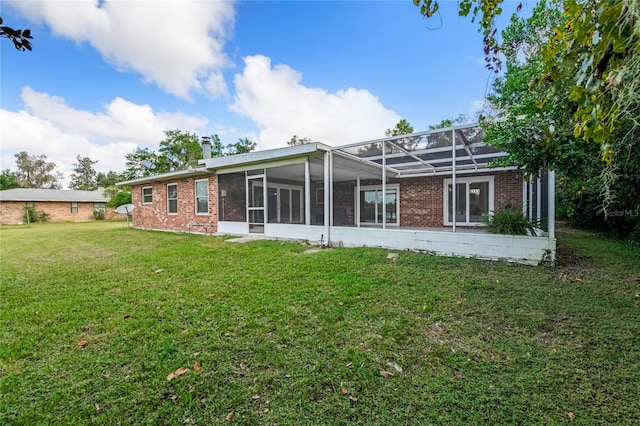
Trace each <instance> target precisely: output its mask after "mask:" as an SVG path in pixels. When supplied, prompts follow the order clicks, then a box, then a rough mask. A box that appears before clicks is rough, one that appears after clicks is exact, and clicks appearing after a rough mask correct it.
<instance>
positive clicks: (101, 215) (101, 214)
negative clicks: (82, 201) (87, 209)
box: [93, 210, 104, 220]
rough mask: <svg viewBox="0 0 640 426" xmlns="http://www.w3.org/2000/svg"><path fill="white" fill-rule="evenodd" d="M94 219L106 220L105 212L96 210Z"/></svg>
mask: <svg viewBox="0 0 640 426" xmlns="http://www.w3.org/2000/svg"><path fill="white" fill-rule="evenodd" d="M93 218H94V219H95V220H104V210H94V211H93Z"/></svg>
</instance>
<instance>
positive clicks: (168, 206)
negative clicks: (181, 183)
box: [167, 182, 178, 215]
mask: <svg viewBox="0 0 640 426" xmlns="http://www.w3.org/2000/svg"><path fill="white" fill-rule="evenodd" d="M170 186H175V187H176V198H169V187H170ZM171 200H176V211H175V212H171V211H170V210H169V209H170V204H169V202H170V201H171ZM167 214H170V215H176V214H178V183H177V182H174V183H168V184H167Z"/></svg>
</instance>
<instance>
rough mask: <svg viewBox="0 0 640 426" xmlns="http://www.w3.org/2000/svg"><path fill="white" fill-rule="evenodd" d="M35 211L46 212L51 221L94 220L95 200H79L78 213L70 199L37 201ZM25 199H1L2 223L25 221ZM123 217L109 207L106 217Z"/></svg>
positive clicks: (14, 223) (0, 215) (13, 223)
mask: <svg viewBox="0 0 640 426" xmlns="http://www.w3.org/2000/svg"><path fill="white" fill-rule="evenodd" d="M34 206H35V211H36V213H38V212H41V211H43V212H45V213H47V214H48V215H49V218H48V219H47V220H48V221H50V222H86V221H89V220H94V217H93V207H94V203H93V202H80V201H79V202H78V211H77V213H71V202H68V201H36V202H35V203H34ZM24 208H25V202H24V201H0V225H17V224H19V223H22V222H23V221H24ZM119 217H121V216H120V215H119V214H117V213H116V212H115V211H114V210H113V209H111V208H108V207H107V209H106V212H105V219H117V218H119Z"/></svg>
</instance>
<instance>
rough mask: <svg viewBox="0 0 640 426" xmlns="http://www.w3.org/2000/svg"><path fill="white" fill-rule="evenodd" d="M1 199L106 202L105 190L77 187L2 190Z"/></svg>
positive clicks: (0, 192)
mask: <svg viewBox="0 0 640 426" xmlns="http://www.w3.org/2000/svg"><path fill="white" fill-rule="evenodd" d="M0 201H40V202H42V201H58V202H89V203H105V202H107V201H108V199H107V198H106V197H105V196H104V195H103V190H102V189H98V190H97V191H78V190H75V189H42V188H15V189H6V190H4V191H0Z"/></svg>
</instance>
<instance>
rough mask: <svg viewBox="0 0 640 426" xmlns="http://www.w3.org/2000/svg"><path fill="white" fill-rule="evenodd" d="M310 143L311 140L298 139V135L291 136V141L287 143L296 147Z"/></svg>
mask: <svg viewBox="0 0 640 426" xmlns="http://www.w3.org/2000/svg"><path fill="white" fill-rule="evenodd" d="M308 143H311V139H309V138H299V137H298V135H293V136H292V137H291V139H290V140H289V141H288V142H287V145H289V146H297V145H305V144H308Z"/></svg>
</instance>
